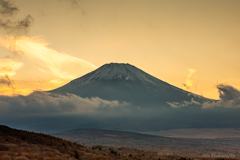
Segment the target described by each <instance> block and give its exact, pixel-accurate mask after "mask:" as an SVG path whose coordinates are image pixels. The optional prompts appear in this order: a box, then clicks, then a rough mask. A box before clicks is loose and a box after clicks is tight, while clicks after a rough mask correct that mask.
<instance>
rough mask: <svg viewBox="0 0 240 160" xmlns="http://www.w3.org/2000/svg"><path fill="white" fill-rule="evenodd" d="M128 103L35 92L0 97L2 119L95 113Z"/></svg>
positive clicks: (0, 115)
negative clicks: (25, 94)
mask: <svg viewBox="0 0 240 160" xmlns="http://www.w3.org/2000/svg"><path fill="white" fill-rule="evenodd" d="M127 105H128V103H125V102H123V103H120V102H118V101H108V100H103V99H101V98H98V97H94V98H82V97H79V96H77V95H74V94H67V95H59V94H50V93H47V92H34V93H32V94H30V95H28V96H22V95H17V96H13V97H10V96H0V111H1V112H0V117H21V116H48V115H51V116H53V115H67V114H79V113H89V112H93V111H94V110H95V109H99V108H114V107H121V106H127Z"/></svg>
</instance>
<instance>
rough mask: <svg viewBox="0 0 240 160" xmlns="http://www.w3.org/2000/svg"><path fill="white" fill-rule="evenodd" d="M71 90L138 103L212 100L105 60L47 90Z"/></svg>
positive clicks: (160, 103) (147, 104)
mask: <svg viewBox="0 0 240 160" xmlns="http://www.w3.org/2000/svg"><path fill="white" fill-rule="evenodd" d="M49 92H51V93H58V94H66V93H71V94H75V95H78V96H81V97H83V98H86V97H89V98H90V97H99V98H101V99H106V100H118V101H125V102H129V103H131V104H134V105H138V106H143V107H144V106H149V105H154V106H169V105H168V104H167V103H168V102H170V103H172V102H174V103H176V104H178V103H183V102H191V101H194V102H197V103H203V102H205V101H212V100H210V99H207V98H204V97H202V96H199V95H196V94H193V93H191V92H187V91H185V90H182V89H180V88H177V87H175V86H173V85H170V84H168V83H166V82H164V81H162V80H160V79H158V78H156V77H153V76H151V75H150V74H148V73H146V72H144V71H142V70H141V69H138V68H137V67H135V66H133V65H130V64H124V63H110V64H105V65H103V66H101V67H99V68H98V69H96V70H94V71H92V72H90V73H88V74H86V75H84V76H82V77H80V78H77V79H75V80H72V81H71V82H69V83H68V84H66V85H64V86H62V87H60V88H57V89H54V90H52V91H49Z"/></svg>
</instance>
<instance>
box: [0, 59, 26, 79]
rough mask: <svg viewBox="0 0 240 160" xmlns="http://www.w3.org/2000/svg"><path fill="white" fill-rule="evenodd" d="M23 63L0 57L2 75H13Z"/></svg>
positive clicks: (0, 73) (0, 74)
mask: <svg viewBox="0 0 240 160" xmlns="http://www.w3.org/2000/svg"><path fill="white" fill-rule="evenodd" d="M22 65H23V63H21V62H19V61H17V60H14V59H0V76H5V75H8V76H13V75H15V74H16V71H17V70H19V69H20V68H21V67H22Z"/></svg>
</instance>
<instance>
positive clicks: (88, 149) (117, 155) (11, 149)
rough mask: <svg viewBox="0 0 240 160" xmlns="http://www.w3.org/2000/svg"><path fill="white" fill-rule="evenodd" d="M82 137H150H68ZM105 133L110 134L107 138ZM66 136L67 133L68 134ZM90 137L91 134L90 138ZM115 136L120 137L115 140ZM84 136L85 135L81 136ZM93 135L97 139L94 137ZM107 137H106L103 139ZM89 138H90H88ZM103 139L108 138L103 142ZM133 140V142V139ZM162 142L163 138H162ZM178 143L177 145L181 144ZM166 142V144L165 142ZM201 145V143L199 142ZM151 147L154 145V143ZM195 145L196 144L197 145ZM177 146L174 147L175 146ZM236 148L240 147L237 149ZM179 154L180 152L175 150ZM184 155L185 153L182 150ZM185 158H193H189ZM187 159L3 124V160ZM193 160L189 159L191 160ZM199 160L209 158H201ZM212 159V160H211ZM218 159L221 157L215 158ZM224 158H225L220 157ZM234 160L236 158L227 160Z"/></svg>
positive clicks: (0, 132)
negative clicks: (87, 143) (79, 141)
mask: <svg viewBox="0 0 240 160" xmlns="http://www.w3.org/2000/svg"><path fill="white" fill-rule="evenodd" d="M77 133H79V134H78V136H77V137H78V138H79V137H80V138H82V140H84V139H86V140H89V138H90V137H94V139H96V138H99V136H100V137H102V141H106V142H108V140H107V138H106V137H111V138H112V139H115V140H119V137H121V138H122V140H123V139H127V140H128V141H129V143H136V141H135V140H134V139H133V138H134V137H135V136H137V137H136V138H137V139H139V138H140V139H141V138H147V136H145V135H143V136H142V137H141V134H136V133H126V132H117V131H109V130H108V131H106V130H100V133H101V134H98V130H85V131H84V130H73V131H71V134H69V135H68V136H70V137H71V136H74V135H75V136H76V134H77ZM106 133H110V134H108V135H106ZM66 134H67V133H66ZM88 134H89V135H88ZM114 134H117V137H115V135H114ZM80 135H82V136H80ZM93 135H94V136H93ZM104 135H105V137H104ZM87 137H88V138H87ZM148 137H150V138H155V140H156V137H154V136H148ZM104 138H106V139H105V140H104ZM131 139H132V140H131ZM160 139H163V137H160ZM180 141H182V142H183V140H180ZM180 141H179V140H178V142H180ZM162 142H164V141H162ZM148 143H149V144H150V145H151V143H152V142H151V141H149V142H148ZM158 143H160V144H161V145H163V147H166V148H169V146H168V145H167V144H165V146H164V143H161V142H160V141H158ZM171 143H173V145H172V146H171V147H173V150H176V148H177V147H176V144H174V139H172V142H171ZM200 144H201V143H200ZM152 145H155V144H154V143H152ZM195 145H196V144H195ZM174 146H175V147H174ZM236 149H237V148H236ZM176 151H177V150H176ZM179 151H180V152H179V153H181V152H182V151H181V150H179ZM185 157H192V156H188V155H186V156H185ZM28 159H34V160H65V159H68V160H76V159H81V160H88V159H90V160H91V159H94V160H101V159H104V160H118V159H119V160H133V159H135V160H150V159H151V160H159V159H162V160H173V159H175V160H180V159H181V160H186V159H187V158H183V157H180V156H177V155H176V154H171V155H170V154H169V153H167V150H165V151H164V150H162V152H159V151H157V150H146V149H136V148H129V147H115V146H107V145H105V146H104V145H92V146H82V145H80V144H77V143H72V142H69V141H66V140H63V139H60V138H56V137H53V136H50V135H46V134H41V133H34V132H28V131H23V130H17V129H11V128H9V127H7V126H3V125H0V160H28ZM191 159H193V158H188V160H191ZM198 159H206V158H203V157H202V158H201V157H199V158H198ZM208 159H210V158H208ZM214 159H219V160H220V158H216V157H215V158H214ZM221 159H223V158H221ZM227 159H234V158H227Z"/></svg>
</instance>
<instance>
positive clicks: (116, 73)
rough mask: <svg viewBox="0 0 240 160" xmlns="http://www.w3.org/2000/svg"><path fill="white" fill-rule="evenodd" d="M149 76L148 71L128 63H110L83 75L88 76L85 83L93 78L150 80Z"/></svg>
mask: <svg viewBox="0 0 240 160" xmlns="http://www.w3.org/2000/svg"><path fill="white" fill-rule="evenodd" d="M149 76H150V75H149V74H147V73H146V72H144V71H142V70H140V69H138V68H137V67H135V66H133V65H131V64H128V63H108V64H104V65H103V66H101V67H99V68H98V69H96V70H95V71H93V72H91V73H89V74H87V75H85V76H83V77H87V79H86V81H85V83H86V82H88V81H89V80H93V79H94V80H119V81H130V80H141V81H148V82H150V79H149Z"/></svg>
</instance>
